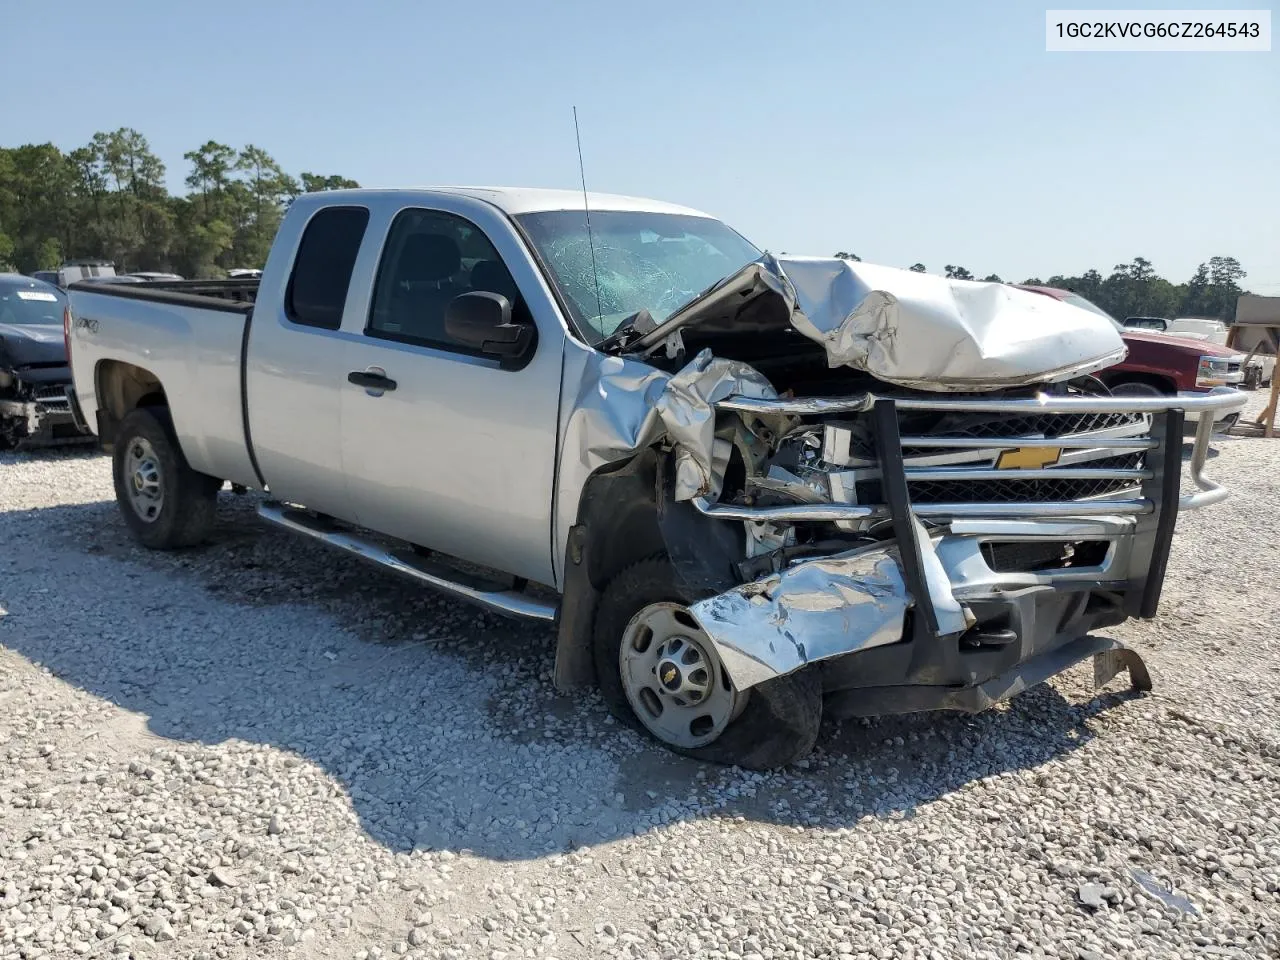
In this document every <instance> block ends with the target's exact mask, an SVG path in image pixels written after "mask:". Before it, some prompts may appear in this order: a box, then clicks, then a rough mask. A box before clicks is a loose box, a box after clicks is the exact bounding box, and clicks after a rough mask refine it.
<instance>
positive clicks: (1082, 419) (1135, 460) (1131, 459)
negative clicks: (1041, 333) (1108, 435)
mask: <svg viewBox="0 0 1280 960" xmlns="http://www.w3.org/2000/svg"><path fill="white" fill-rule="evenodd" d="M918 419H919V415H918V414H914V415H912V414H900V415H899V423H900V424H902V426H901V429H902V432H903V433H904V434H907V433H908V432H912V433H914V432H922V431H918V429H910V428H911V427H912V426H916V427H918V423H917V424H914V425H913V424H911V423H910V422H909V421H911V420H916V421H918ZM904 421H907V422H904ZM1145 426H1146V418H1145V417H1143V416H1142V415H1141V414H1134V413H1078V414H1062V413H1043V414H1036V415H1032V416H1027V415H1020V414H1014V415H1009V416H997V417H992V416H991V415H989V414H965V415H954V414H952V415H944V416H942V417H940V418H936V419H935V422H934V424H933V425H932V426H931V428H930V429H929V431H928V436H929V437H930V438H933V437H938V438H943V437H946V438H953V437H954V438H957V439H968V440H993V441H997V442H999V444H1000V449H1002V450H1003V449H1010V448H1014V447H1017V446H1018V441H1019V440H1032V439H1066V438H1073V439H1074V438H1078V437H1080V436H1081V435H1088V434H1093V433H1104V432H1114V431H1119V432H1132V430H1129V431H1126V430H1124V429H1123V428H1126V427H1128V428H1137V427H1143V428H1145ZM1143 432H1145V429H1144V431H1143ZM953 452H954V451H953V450H950V449H947V448H939V447H926V446H910V447H907V446H904V448H903V458H904V460H905V462H906V464H907V465H908V466H911V465H913V461H916V460H917V459H918V458H921V457H928V456H936V455H938V454H942V453H953ZM974 452H975V453H979V454H980V453H982V451H974ZM971 462H973V465H974V466H979V465H981V466H990V467H993V466H995V461H994V460H993V459H992V458H991V457H990V456H986V457H976V458H975V460H974V461H971ZM1087 464H1088V466H1089V467H1091V468H1095V469H1120V470H1140V469H1142V468H1143V467H1145V466H1146V454H1145V452H1143V451H1137V452H1131V453H1124V454H1120V455H1116V456H1111V457H1090V458H1089V459H1088V461H1087ZM1050 469H1052V468H1050ZM1018 472H1019V471H1017V470H1004V471H1001V473H1003V474H1005V475H1006V476H1007V479H1005V477H1003V476H1002V477H1001V478H999V479H975V480H969V479H965V480H912V479H911V478H910V473H909V472H908V481H907V489H908V490H909V491H910V493H911V500H912V502H914V503H954V502H958V501H965V502H968V503H1033V502H1035V501H1038V500H1084V499H1087V498H1089V497H1100V496H1105V495H1107V494H1109V493H1116V492H1118V491H1120V490H1128V489H1131V488H1133V487H1134V486H1136V483H1135V481H1134V480H1132V479H1129V478H1124V477H1092V478H1072V479H1057V478H1053V479H1043V478H1037V479H1026V478H1020V477H1019V476H1018Z"/></svg>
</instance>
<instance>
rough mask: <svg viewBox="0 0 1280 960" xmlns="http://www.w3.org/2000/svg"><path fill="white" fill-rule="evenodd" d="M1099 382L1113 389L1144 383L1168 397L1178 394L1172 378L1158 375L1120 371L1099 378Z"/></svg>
mask: <svg viewBox="0 0 1280 960" xmlns="http://www.w3.org/2000/svg"><path fill="white" fill-rule="evenodd" d="M1099 379H1100V380H1102V382H1103V383H1105V384H1106V385H1107V386H1108V387H1111V388H1114V387H1118V386H1120V384H1122V383H1146V384H1150V385H1151V386H1153V387H1155V388H1156V389H1157V390H1159V391H1160V392H1161V393H1167V394H1169V395H1170V396H1172V395H1173V394H1175V393H1177V392H1178V385H1177V384H1176V383H1174V381H1173V378H1172V377H1165V376H1161V375H1160V374H1158V373H1131V372H1129V371H1127V370H1126V371H1122V372H1120V373H1113V374H1110V375H1107V376H1100V377H1099Z"/></svg>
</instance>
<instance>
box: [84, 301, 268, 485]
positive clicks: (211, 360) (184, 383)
mask: <svg viewBox="0 0 1280 960" xmlns="http://www.w3.org/2000/svg"><path fill="white" fill-rule="evenodd" d="M257 286H258V282H257V281H256V280H234V281H208V280H183V281H173V282H158V283H147V284H100V283H75V284H72V285H71V286H70V287H69V288H68V289H69V291H70V298H71V313H72V318H73V319H72V330H71V338H70V339H71V355H70V362H71V367H72V370H73V372H74V375H75V381H76V385H77V386H76V393H77V399H78V401H79V404H80V408H81V410H82V412H83V414H84V417H85V419H86V421H87V422H88V423H89V424H90V425H91V426H93V427H94V429H95V432H98V433H100V432H101V425H100V424H99V421H98V414H99V411H100V410H102V409H103V408H104V407H105V406H106V399H107V398H106V397H103V396H99V392H100V391H104V390H107V389H117V390H118V389H122V387H121V386H120V378H119V377H112V376H108V375H107V373H108V372H109V369H110V367H111V365H117V369H118V368H119V366H123V367H124V368H125V370H126V371H127V370H128V369H129V368H131V367H132V368H137V370H139V371H145V375H146V377H148V378H149V377H154V378H155V380H157V381H158V382H159V383H160V384H166V385H169V386H170V387H171V389H169V390H167V391H166V403H167V404H168V406H169V408H170V411H171V413H172V415H173V418H174V421H175V422H177V423H181V424H183V426H184V429H183V431H182V451H183V453H184V454H185V456H186V458H187V460H188V462H189V463H190V464H191V466H192V467H193V468H194V469H196V470H198V471H200V472H201V473H207V474H209V475H210V476H215V477H221V478H223V479H226V480H230V481H232V482H234V483H241V484H245V485H246V486H254V487H257V486H260V485H261V483H260V481H259V480H258V478H257V474H256V471H255V470H254V468H253V462H252V458H251V456H250V453H249V444H248V442H247V439H246V438H247V426H246V422H245V404H244V390H245V385H244V370H243V366H242V362H241V360H242V357H243V354H244V345H245V342H246V340H247V338H248V333H249V325H250V322H251V319H252V314H253V300H252V297H253V296H255V295H256V292H257ZM130 376H131V375H130ZM125 379H126V382H129V380H130V377H126V378H125ZM104 384H110V385H112V386H110V387H104V386H103V385H104ZM178 385H180V389H173V387H175V386H178Z"/></svg>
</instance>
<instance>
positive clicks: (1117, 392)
mask: <svg viewBox="0 0 1280 960" xmlns="http://www.w3.org/2000/svg"><path fill="white" fill-rule="evenodd" d="M1111 395H1112V396H1113V397H1164V396H1168V394H1166V393H1165V392H1164V391H1163V390H1161V389H1160V388H1159V387H1157V386H1156V385H1155V384H1152V383H1145V382H1143V381H1141V380H1130V381H1129V382H1127V383H1117V384H1116V385H1115V386H1113V387H1112V388H1111Z"/></svg>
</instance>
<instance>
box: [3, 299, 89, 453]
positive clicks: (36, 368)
mask: <svg viewBox="0 0 1280 960" xmlns="http://www.w3.org/2000/svg"><path fill="white" fill-rule="evenodd" d="M2 281H3V282H0V449H13V448H16V447H23V448H26V447H35V446H43V445H45V444H49V443H64V442H67V441H70V440H75V439H80V438H83V439H85V440H92V439H93V437H92V436H91V435H90V433H89V430H88V428H87V427H86V426H85V425H84V424H83V423H82V422H80V421H78V420H77V419H76V415H75V412H74V409H73V407H74V404H73V402H72V400H71V397H70V389H71V368H70V367H69V366H68V365H67V347H66V340H65V331H64V323H63V321H64V311H65V298H63V295H62V294H61V293H59V292H57V291H55V290H53V288H52V287H47V285H45V284H41V283H40V282H39V281H36V280H31V279H29V278H27V277H16V278H15V277H4V278H2Z"/></svg>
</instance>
